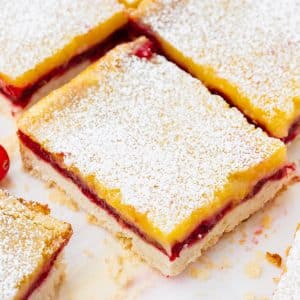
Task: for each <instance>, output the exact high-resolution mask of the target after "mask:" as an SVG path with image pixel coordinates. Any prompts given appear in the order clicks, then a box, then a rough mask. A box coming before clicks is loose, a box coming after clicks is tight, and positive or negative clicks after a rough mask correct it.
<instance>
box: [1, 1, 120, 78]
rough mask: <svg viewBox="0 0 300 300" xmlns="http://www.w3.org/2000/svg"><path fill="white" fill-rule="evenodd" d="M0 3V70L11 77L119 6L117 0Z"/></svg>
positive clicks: (65, 43) (35, 63) (98, 22)
mask: <svg viewBox="0 0 300 300" xmlns="http://www.w3.org/2000/svg"><path fill="white" fill-rule="evenodd" d="M0 3H1V12H0V53H1V56H0V72H1V73H2V74H5V75H8V76H10V77H12V78H17V77H18V76H20V75H22V74H23V73H25V72H26V71H29V70H31V69H33V68H34V67H35V66H36V65H37V64H39V63H41V62H43V61H44V60H45V59H46V58H48V57H51V56H53V55H54V54H55V53H56V52H57V51H58V50H60V49H62V48H63V47H64V46H66V45H67V44H68V43H69V42H70V41H71V40H72V39H73V38H74V37H76V36H79V35H82V34H86V33H87V32H88V31H89V30H91V29H93V28H94V27H95V26H97V25H98V24H100V23H101V22H103V21H105V20H107V19H109V18H110V17H112V16H113V15H114V14H115V13H117V12H120V11H122V9H123V7H122V5H120V4H118V1H117V0H46V1H40V0H22V1H19V0H11V1H6V0H5V1H1V2H0ZM84 46H85V45H82V47H84ZM78 50H79V49H78Z"/></svg>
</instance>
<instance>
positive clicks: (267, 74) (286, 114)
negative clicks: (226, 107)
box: [136, 0, 300, 137]
mask: <svg viewBox="0 0 300 300" xmlns="http://www.w3.org/2000/svg"><path fill="white" fill-rule="evenodd" d="M136 18H137V19H138V20H139V22H142V23H143V24H145V25H146V26H149V27H150V30H151V31H153V32H154V34H155V35H157V37H158V38H162V39H163V40H164V41H167V42H168V43H170V44H171V45H172V46H173V47H175V48H176V49H177V50H179V51H180V52H181V53H183V55H184V56H185V57H188V58H191V59H192V60H193V61H194V62H196V64H198V65H200V66H201V67H203V68H207V69H208V70H206V72H204V73H201V72H200V71H199V72H198V71H197V70H195V69H194V71H195V73H197V72H198V74H201V75H199V76H200V77H201V79H203V80H204V81H205V82H207V84H208V85H210V86H212V87H213V88H217V89H220V90H221V91H223V92H225V93H228V94H229V96H231V97H232V98H233V99H232V101H233V102H234V103H235V104H236V105H238V106H240V107H241V108H242V109H244V110H245V112H246V113H247V114H248V115H249V116H250V117H252V118H254V119H255V120H257V121H259V122H261V123H262V125H264V126H265V127H267V129H268V130H269V131H270V132H271V133H272V134H273V135H274V136H279V137H281V135H285V134H287V130H288V128H289V126H290V125H291V122H293V121H294V120H295V118H297V117H298V116H299V115H300V109H299V107H300V29H299V28H300V1H299V0H291V1H288V3H287V2H286V1H283V0H279V1H273V0H251V1H248V0H242V1H240V0H226V1H225V0H214V1H212V0H201V1H199V0H155V1H152V0H150V1H149V0H145V1H143V3H142V4H141V6H140V10H139V11H138V12H137V13H136ZM174 55H175V54H174ZM208 71H209V72H208ZM211 71H213V72H214V73H215V76H216V77H212V78H209V76H211V75H209V74H211V73H210V72H211ZM217 78H222V79H225V80H226V81H228V82H229V83H230V85H232V86H233V87H234V89H236V91H235V92H233V91H232V89H229V88H228V89H225V84H224V82H222V83H221V82H218V80H217ZM212 81H214V83H212ZM229 90H230V91H229ZM234 93H238V94H239V95H235V94H234ZM245 98H246V99H248V100H247V101H246V100H245ZM248 101H250V103H248Z"/></svg>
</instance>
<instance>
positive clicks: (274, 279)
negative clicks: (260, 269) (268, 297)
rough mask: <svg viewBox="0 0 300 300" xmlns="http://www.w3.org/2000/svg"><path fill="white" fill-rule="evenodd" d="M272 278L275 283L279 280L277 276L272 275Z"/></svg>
mask: <svg viewBox="0 0 300 300" xmlns="http://www.w3.org/2000/svg"><path fill="white" fill-rule="evenodd" d="M272 279H273V282H274V283H275V284H278V282H279V281H280V278H279V277H273V278H272Z"/></svg>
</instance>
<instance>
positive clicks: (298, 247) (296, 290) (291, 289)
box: [273, 225, 300, 300]
mask: <svg viewBox="0 0 300 300" xmlns="http://www.w3.org/2000/svg"><path fill="white" fill-rule="evenodd" d="M299 229H300V227H299V225H298V228H297V231H296V234H295V240H294V243H293V246H292V248H291V249H290V250H289V254H288V258H287V262H286V269H285V272H284V273H283V274H282V276H281V279H280V281H279V283H278V286H277V288H276V290H275V293H274V295H273V300H296V299H300V230H299Z"/></svg>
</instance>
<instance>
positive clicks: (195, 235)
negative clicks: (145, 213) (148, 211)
mask: <svg viewBox="0 0 300 300" xmlns="http://www.w3.org/2000/svg"><path fill="white" fill-rule="evenodd" d="M18 136H19V138H20V140H21V142H22V143H23V144H24V145H25V146H26V147H27V148H29V149H30V150H31V151H32V152H33V153H34V154H36V155H37V156H38V157H39V158H41V159H42V160H44V161H45V162H47V163H49V164H51V166H52V167H53V168H54V169H55V170H56V171H58V172H59V173H60V174H61V175H62V176H64V177H65V178H67V179H70V180H71V181H72V182H73V183H74V184H76V185H77V187H78V188H79V189H80V190H81V192H82V193H83V194H84V195H85V196H86V197H88V198H89V199H90V201H92V202H93V203H95V204H96V205H98V206H99V207H101V208H102V209H104V210H105V211H106V212H107V213H108V214H109V215H111V216H112V217H114V218H115V220H116V221H117V222H118V223H119V224H120V225H121V226H122V227H125V228H127V229H129V230H131V231H133V232H134V233H135V234H137V235H139V236H140V237H141V238H142V239H143V240H144V241H146V242H147V243H149V244H151V245H152V246H154V247H156V248H157V249H158V250H160V251H161V252H162V253H164V254H165V255H167V256H168V257H169V259H170V261H174V260H175V259H176V258H178V257H179V256H180V252H181V251H182V249H183V248H184V247H189V246H191V245H193V244H194V243H195V242H197V241H199V240H201V239H202V238H203V237H205V236H206V235H207V234H208V233H209V231H210V230H211V229H212V228H213V227H214V226H215V225H216V224H217V223H218V222H219V221H220V220H221V219H222V218H223V217H224V216H225V215H226V213H228V212H229V211H230V210H231V209H233V208H234V205H233V203H229V204H227V205H225V207H223V208H222V209H221V210H220V211H219V212H217V213H216V214H215V215H213V216H212V217H210V218H208V219H206V220H204V221H202V222H201V223H200V224H199V225H198V226H197V227H196V228H195V229H194V231H193V232H192V233H191V234H190V235H189V236H188V237H187V238H186V239H185V240H184V241H181V242H177V243H175V244H174V245H173V246H172V249H171V254H170V255H169V254H168V253H167V251H166V250H165V249H164V247H163V246H162V245H160V244H159V243H158V242H157V241H155V240H154V239H152V238H150V237H148V236H147V235H146V234H145V233H144V232H142V231H141V230H140V229H139V228H137V227H136V226H135V225H134V224H132V223H130V222H128V221H127V220H125V219H124V218H122V216H121V215H120V214H119V213H118V212H117V211H116V210H115V209H114V208H113V207H111V206H110V205H108V204H107V203H106V202H105V200H103V199H100V198H99V197H98V196H97V195H96V194H95V193H94V191H93V190H91V189H90V188H89V187H88V186H87V184H86V183H85V182H83V181H82V180H81V179H80V178H79V177H78V176H77V175H75V174H73V173H72V172H70V171H67V170H66V169H64V168H62V167H61V166H60V165H59V163H58V162H57V161H56V160H55V159H54V157H53V156H52V155H51V154H50V153H49V152H47V151H46V150H44V149H43V148H42V147H41V146H40V145H39V144H38V143H36V142H34V141H33V140H32V139H31V138H30V137H28V136H27V135H25V134H24V133H23V132H22V131H20V130H19V131H18ZM62 155H63V154H62ZM292 170H295V165H294V164H287V165H285V166H283V167H282V168H281V169H279V170H278V171H276V172H275V173H274V174H272V175H270V176H268V177H265V178H263V179H261V180H260V181H258V182H257V183H256V184H255V186H254V187H253V189H252V191H251V192H250V193H249V194H248V195H247V196H246V197H245V198H244V199H243V200H242V201H241V202H244V201H247V200H249V199H251V198H252V197H253V196H255V195H256V194H257V193H258V192H259V191H260V190H261V189H262V188H263V186H264V185H265V184H266V183H267V182H270V181H277V180H281V179H282V178H284V177H285V176H287V175H288V173H289V172H290V171H292Z"/></svg>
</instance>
